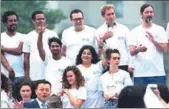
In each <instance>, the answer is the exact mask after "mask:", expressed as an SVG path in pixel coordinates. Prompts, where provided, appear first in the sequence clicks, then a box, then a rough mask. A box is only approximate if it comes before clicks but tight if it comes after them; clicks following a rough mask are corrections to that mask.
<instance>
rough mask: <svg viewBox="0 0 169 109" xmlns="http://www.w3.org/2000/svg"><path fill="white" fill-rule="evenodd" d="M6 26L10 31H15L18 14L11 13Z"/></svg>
mask: <svg viewBox="0 0 169 109" xmlns="http://www.w3.org/2000/svg"><path fill="white" fill-rule="evenodd" d="M6 28H7V31H9V32H15V31H16V29H17V17H16V15H11V16H8V17H7V22H6Z"/></svg>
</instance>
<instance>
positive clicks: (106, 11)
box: [101, 4, 115, 25]
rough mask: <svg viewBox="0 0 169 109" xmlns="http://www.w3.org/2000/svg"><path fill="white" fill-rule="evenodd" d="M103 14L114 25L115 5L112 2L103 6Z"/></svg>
mask: <svg viewBox="0 0 169 109" xmlns="http://www.w3.org/2000/svg"><path fill="white" fill-rule="evenodd" d="M101 15H102V17H103V18H104V20H105V21H106V22H107V24H108V25H112V24H113V23H114V21H115V6H114V5H112V4H107V5H104V6H103V7H102V8H101Z"/></svg>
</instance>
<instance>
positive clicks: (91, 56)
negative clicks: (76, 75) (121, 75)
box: [76, 45, 107, 108]
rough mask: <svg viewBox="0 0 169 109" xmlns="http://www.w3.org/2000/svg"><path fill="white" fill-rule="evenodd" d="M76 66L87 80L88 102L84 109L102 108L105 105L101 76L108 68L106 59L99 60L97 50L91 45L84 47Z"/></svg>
mask: <svg viewBox="0 0 169 109" xmlns="http://www.w3.org/2000/svg"><path fill="white" fill-rule="evenodd" d="M76 65H77V67H78V68H79V70H80V71H81V72H82V75H83V76H84V78H85V87H86V88H87V100H86V101H85V102H84V104H83V106H82V108H101V107H103V105H104V98H103V95H102V94H103V93H102V90H101V86H100V81H99V80H100V79H99V78H100V76H101V74H102V72H103V71H104V69H105V67H106V66H107V62H106V60H105V59H103V60H101V61H100V60H99V58H98V55H97V53H96V51H95V49H94V48H93V47H92V46H90V45H85V46H83V47H82V48H81V49H80V51H79V53H78V55H77V58H76Z"/></svg>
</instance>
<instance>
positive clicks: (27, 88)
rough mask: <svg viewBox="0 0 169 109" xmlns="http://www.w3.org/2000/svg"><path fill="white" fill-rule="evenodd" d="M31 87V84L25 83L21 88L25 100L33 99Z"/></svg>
mask: <svg viewBox="0 0 169 109" xmlns="http://www.w3.org/2000/svg"><path fill="white" fill-rule="evenodd" d="M31 94H32V91H31V87H30V86H29V85H23V86H22V87H21V89H20V95H21V98H22V100H23V101H30V100H31Z"/></svg>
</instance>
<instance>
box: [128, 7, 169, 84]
mask: <svg viewBox="0 0 169 109" xmlns="http://www.w3.org/2000/svg"><path fill="white" fill-rule="evenodd" d="M140 13H141V17H142V24H141V25H139V26H137V27H135V28H134V29H133V30H132V31H131V33H130V35H129V36H130V37H129V47H130V53H131V55H132V56H135V63H134V64H135V72H134V83H135V84H149V83H156V84H165V82H166V77H165V71H164V64H163V53H165V52H167V48H168V46H167V37H166V33H165V30H164V28H163V27H161V26H159V25H156V24H154V23H152V18H153V16H154V9H153V7H152V6H151V5H149V4H144V5H142V6H141V8H140Z"/></svg>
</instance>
